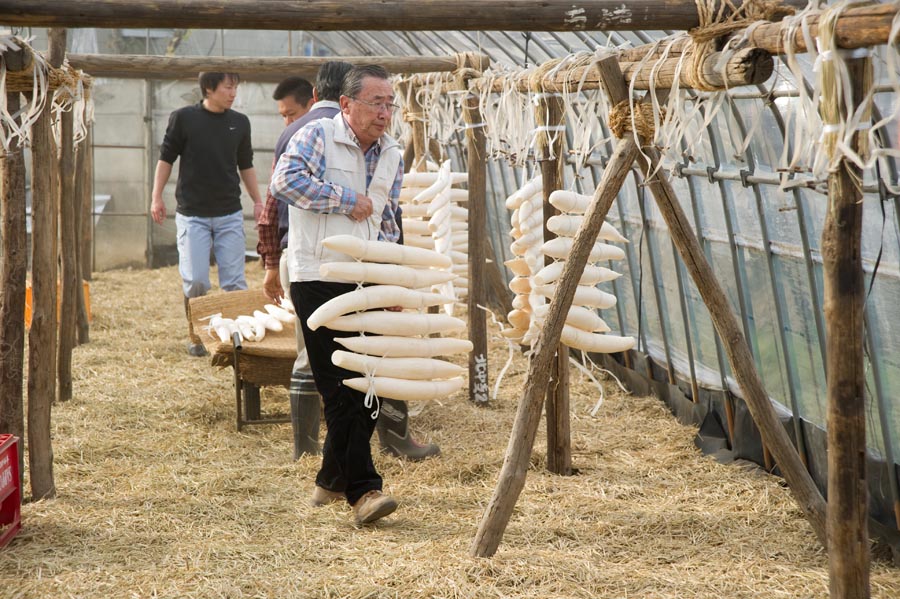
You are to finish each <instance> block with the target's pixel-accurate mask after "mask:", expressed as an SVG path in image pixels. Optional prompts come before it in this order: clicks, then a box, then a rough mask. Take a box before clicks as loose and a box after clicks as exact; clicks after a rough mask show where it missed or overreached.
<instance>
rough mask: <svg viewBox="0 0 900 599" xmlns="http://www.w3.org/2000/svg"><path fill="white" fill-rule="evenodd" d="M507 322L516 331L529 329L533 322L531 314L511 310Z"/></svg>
mask: <svg viewBox="0 0 900 599" xmlns="http://www.w3.org/2000/svg"><path fill="white" fill-rule="evenodd" d="M506 320H507V321H509V324H511V325H512V326H513V328H516V329H527V328H528V324H529V323H530V322H531V314H529V313H528V312H526V311H524V310H511V311H510V313H509V314H507V315H506Z"/></svg>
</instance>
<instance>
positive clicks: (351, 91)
mask: <svg viewBox="0 0 900 599" xmlns="http://www.w3.org/2000/svg"><path fill="white" fill-rule="evenodd" d="M390 76H391V75H390V73H388V72H387V69H385V68H384V67H382V66H378V65H375V64H364V65H360V66H356V67H353V68H352V69H350V71H349V72H348V73H347V76H346V77H344V85H343V86H342V87H341V95H342V96H347V97H348V98H355V97H356V96H358V95H359V92H361V91H362V88H363V79H365V78H366V77H375V78H376V79H389V78H390Z"/></svg>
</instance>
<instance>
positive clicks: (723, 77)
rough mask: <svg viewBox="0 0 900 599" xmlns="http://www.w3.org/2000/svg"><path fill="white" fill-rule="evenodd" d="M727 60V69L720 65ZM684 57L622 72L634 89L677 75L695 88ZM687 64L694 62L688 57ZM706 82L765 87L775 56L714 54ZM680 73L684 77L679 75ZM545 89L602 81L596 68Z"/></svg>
mask: <svg viewBox="0 0 900 599" xmlns="http://www.w3.org/2000/svg"><path fill="white" fill-rule="evenodd" d="M723 59H724V68H723V65H722V64H720V61H723ZM679 61H680V56H678V55H676V56H675V57H673V58H667V59H665V60H664V61H662V62H661V63H660V64H657V63H656V62H655V61H646V62H641V61H639V60H638V61H632V62H625V61H623V62H620V64H619V68H621V69H622V73H623V74H624V75H625V80H626V81H627V82H628V83H629V84H630V85H633V87H634V89H638V90H649V89H650V88H651V82H655V83H654V86H655V87H656V88H670V87H672V85H673V83H674V82H675V75H676V74H680V77H679V81H678V84H679V86H680V87H682V88H690V87H692V86H693V85H694V83H693V81H692V80H691V79H690V78H689V75H688V73H689V72H690V69H689V68H688V66H689V62H686V64H685V65H682V68H680V69H679ZM685 61H690V57H687V58H686V59H685ZM701 69H702V73H703V78H704V80H705V81H706V82H707V84H709V85H710V86H714V87H718V88H720V89H726V88H732V87H739V86H741V85H757V84H760V83H764V82H765V81H767V80H768V79H769V77H771V76H772V72H773V71H774V69H775V62H774V61H773V60H772V56H771V55H770V54H769V53H768V52H766V51H765V50H760V49H759V48H744V49H742V50H738V51H737V52H734V53H733V54H731V55H728V56H725V55H724V53H722V52H713V53H712V54H710V55H709V56H707V57H706V58H704V60H703V63H702V66H701ZM679 71H680V73H679ZM473 85H474V86H476V87H477V88H478V89H481V90H484V89H485V87H486V86H487V85H490V91H492V92H499V91H502V90H503V88H504V84H503V80H502V79H483V80H482V79H479V80H476V81H474V82H473ZM542 87H543V89H544V90H546V91H551V92H562V91H576V90H578V89H582V90H593V89H600V87H601V83H600V77H599V73H598V72H597V70H596V68H595V67H594V66H593V65H589V66H584V67H576V68H572V69H560V70H559V72H557V73H556V74H555V75H554V76H553V77H552V78H550V79H546V80H544V83H543V85H542ZM530 88H531V83H530V81H529V77H528V75H527V74H526V75H524V76H521V77H519V78H518V81H517V82H516V89H518V90H519V91H521V92H528V91H530Z"/></svg>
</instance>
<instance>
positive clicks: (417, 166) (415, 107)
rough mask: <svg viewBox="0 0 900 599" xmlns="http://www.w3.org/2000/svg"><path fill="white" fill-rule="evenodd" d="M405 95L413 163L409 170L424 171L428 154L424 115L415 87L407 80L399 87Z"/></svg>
mask: <svg viewBox="0 0 900 599" xmlns="http://www.w3.org/2000/svg"><path fill="white" fill-rule="evenodd" d="M400 89H401V91H402V92H403V94H404V96H405V97H406V106H407V108H406V115H405V116H407V117H408V118H409V119H410V129H411V130H412V145H413V163H412V166H411V167H410V169H409V170H410V172H424V171H425V170H426V169H425V159H426V157H427V155H428V140H427V139H425V117H424V115H423V113H422V104H420V103H419V99H418V98H417V97H416V87H415V86H414V85H413V84H412V83H409V82H406V83H403V84H401V87H400Z"/></svg>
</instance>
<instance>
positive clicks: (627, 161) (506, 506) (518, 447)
mask: <svg viewBox="0 0 900 599" xmlns="http://www.w3.org/2000/svg"><path fill="white" fill-rule="evenodd" d="M600 69H601V73H603V75H602V80H603V81H604V83H605V84H606V88H607V95H608V96H609V98H610V102H611V103H612V104H615V103H617V102H618V101H619V100H622V99H625V98H627V97H628V91H627V86H626V84H625V78H624V77H623V76H622V73H621V70H620V69H619V65H618V64H617V62H616V59H615V58H612V57H610V58H606V59H604V60H603V61H602V62H601V66H600ZM637 155H638V146H637V144H636V143H635V141H634V137H633V136H631V135H629V136H626V137H625V138H623V139H620V140H619V142H618V143H617V144H616V148H615V150H614V151H613V154H612V156H611V157H610V161H609V163H608V165H607V167H606V168H605V169H603V176H602V177H601V179H600V183H599V184H598V185H597V189H596V190H595V191H594V196H593V199H592V201H591V206H590V208H588V211H587V213H586V214H585V216H584V224H583V225H582V227H581V229H579V231H578V234H577V235H576V236H575V241H574V243H573V246H572V251H571V253H570V255H569V259H568V260H566V264H565V267H564V268H563V273H562V278H561V279H560V282H559V285H558V286H557V288H556V292H555V293H554V294H553V299H552V300H551V301H550V308H549V311H548V313H547V317H546V320H545V321H544V327H543V329H541V333H540V335H539V336H538V341H537V344H536V345H535V348H534V352H533V354H532V356H531V360H530V361H529V364H528V373H527V374H526V376H525V381H526V382H525V390H524V393H523V395H522V398H521V399H520V400H519V406H518V408H517V410H516V420H515V423H514V424H513V430H512V433H511V434H510V437H509V445H508V446H507V448H506V456H505V457H504V459H503V467H502V469H501V471H500V477H499V480H498V481H497V486H496V487H495V488H494V495H493V497H491V501H490V503H489V504H488V507H487V509H486V510H485V512H484V514H483V515H482V519H481V523H480V524H479V527H478V532H477V533H476V535H475V539H474V540H473V542H472V547H471V553H472V555H474V556H476V557H489V556H492V555H494V553H496V551H497V548H498V547H499V545H500V540H501V539H502V537H503V532H504V531H505V530H506V526H507V524H509V518H510V516H511V515H512V511H513V508H514V507H515V505H516V501H517V500H518V498H519V494H520V493H521V492H522V488H523V487H524V486H525V475H526V474H527V472H528V465H529V462H530V457H531V450H532V448H533V447H534V437H535V435H536V433H537V428H538V423H539V421H540V415H541V405H542V403H543V399H544V394H545V390H546V388H547V383H548V381H549V378H550V363H551V361H552V360H553V357H554V356H555V355H556V348H557V346H558V345H559V339H560V336H561V334H562V327H563V324H564V323H565V315H566V313H568V311H569V308H570V307H571V305H572V299H573V298H574V297H575V288H576V287H577V286H578V280H579V279H580V278H581V273H582V272H583V271H584V266H585V264H586V263H587V259H588V256H589V255H590V251H591V249H592V248H593V246H594V242H595V241H596V240H597V234H598V233H599V231H600V226H601V225H602V224H603V220H604V219H605V218H606V214H607V212H609V208H610V206H612V203H613V201H614V200H615V198H616V196H617V195H618V193H619V190H620V189H621V187H622V183H623V182H624V181H625V178H626V177H627V175H628V173H629V172H630V170H631V165H632V164H633V163H634V160H635V158H637Z"/></svg>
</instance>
